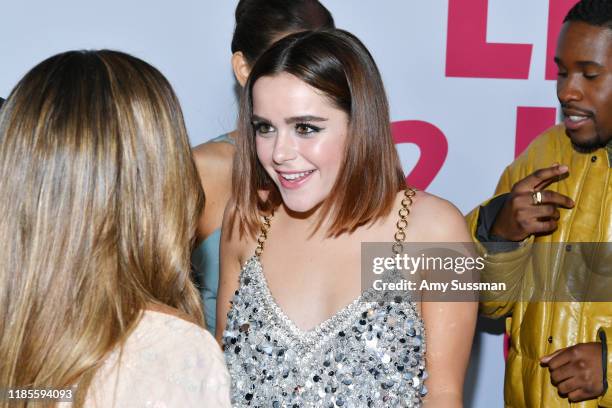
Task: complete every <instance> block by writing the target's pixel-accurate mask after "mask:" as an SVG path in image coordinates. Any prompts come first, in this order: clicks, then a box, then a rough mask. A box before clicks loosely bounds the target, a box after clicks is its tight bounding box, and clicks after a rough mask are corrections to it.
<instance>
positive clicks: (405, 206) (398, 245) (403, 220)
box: [391, 188, 416, 254]
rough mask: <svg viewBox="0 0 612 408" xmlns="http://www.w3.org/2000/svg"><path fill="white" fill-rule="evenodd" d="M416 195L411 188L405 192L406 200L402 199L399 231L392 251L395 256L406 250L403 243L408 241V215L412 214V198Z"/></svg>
mask: <svg viewBox="0 0 612 408" xmlns="http://www.w3.org/2000/svg"><path fill="white" fill-rule="evenodd" d="M415 194H416V191H414V190H413V189H411V188H407V189H406V190H404V198H403V199H402V208H400V210H399V218H400V219H399V220H398V221H397V224H395V225H396V226H397V231H396V232H395V243H394V244H393V247H392V248H391V250H392V251H393V253H394V254H400V253H401V252H403V250H404V245H403V242H404V241H405V240H406V227H407V226H408V215H409V214H410V206H411V205H412V197H414V195H415Z"/></svg>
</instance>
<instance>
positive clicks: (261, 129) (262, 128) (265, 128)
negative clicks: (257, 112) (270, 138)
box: [253, 123, 274, 136]
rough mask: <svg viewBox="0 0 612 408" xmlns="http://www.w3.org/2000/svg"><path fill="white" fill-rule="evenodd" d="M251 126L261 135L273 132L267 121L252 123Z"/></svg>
mask: <svg viewBox="0 0 612 408" xmlns="http://www.w3.org/2000/svg"><path fill="white" fill-rule="evenodd" d="M253 127H254V128H255V134H258V135H262V136H263V135H267V134H268V133H272V132H274V127H273V126H272V125H270V124H269V123H254V124H253Z"/></svg>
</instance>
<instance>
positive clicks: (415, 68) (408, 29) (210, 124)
mask: <svg viewBox="0 0 612 408" xmlns="http://www.w3.org/2000/svg"><path fill="white" fill-rule="evenodd" d="M574 1H575V0H536V1H534V0H513V1H507V0H489V1H487V0H428V1H421V0H385V1H380V0H379V1H374V0H361V1H359V2H355V1H350V0H322V3H323V4H325V5H326V6H327V7H328V8H329V10H330V11H331V12H332V14H333V15H334V18H335V21H336V25H337V26H338V27H339V28H344V29H347V30H349V31H351V32H353V33H354V34H356V35H357V36H358V37H360V39H361V40H362V41H363V42H364V43H365V44H366V45H367V46H368V48H369V49H370V51H371V52H372V54H373V55H374V58H375V59H376V61H377V63H378V65H379V68H380V70H381V72H382V75H383V79H384V81H385V86H386V89H387V92H388V95H389V100H390V105H391V116H392V121H396V122H397V121H424V122H428V123H429V124H431V125H433V126H435V127H436V128H437V129H439V131H440V132H439V133H440V134H443V135H444V138H445V139H446V141H447V143H448V153H447V156H446V158H445V160H444V161H443V165H442V167H441V168H440V171H439V172H438V173H437V174H435V173H436V169H435V168H430V167H431V166H429V164H428V163H431V160H427V157H425V164H424V166H423V170H422V172H424V173H427V174H429V176H430V177H434V176H435V178H434V179H433V182H432V183H431V184H430V185H429V186H428V188H427V189H428V191H429V192H432V193H434V194H437V195H440V196H442V197H445V198H447V199H449V200H451V201H452V202H453V203H455V204H456V205H457V206H458V207H459V208H460V209H461V210H462V211H464V212H468V211H469V210H470V209H472V208H473V207H474V206H475V205H477V204H478V203H479V202H481V201H482V200H484V199H485V198H487V197H488V196H489V195H490V194H491V193H492V191H493V189H494V188H495V185H496V182H497V179H498V177H499V175H500V174H501V172H502V170H503V168H504V166H505V165H507V164H508V163H510V162H511V161H512V160H513V158H514V155H515V144H516V134H517V108H518V107H519V106H520V107H543V108H550V109H548V110H546V111H545V112H544V114H543V116H540V113H539V112H540V111H529V110H528V111H527V114H528V116H525V118H535V119H534V120H531V121H530V120H528V119H527V120H526V121H525V122H522V123H523V125H521V126H519V127H520V128H521V129H524V133H521V135H522V136H521V137H528V136H529V135H531V134H534V133H535V132H537V131H538V130H539V129H541V128H542V127H543V126H544V125H547V124H551V123H552V121H554V119H555V115H556V113H555V110H554V109H555V108H556V107H557V105H558V103H557V100H556V97H555V82H554V81H553V80H547V79H545V76H546V75H545V71H546V51H547V37H548V36H549V33H548V27H549V25H548V19H549V12H550V13H551V18H553V20H554V19H556V20H558V19H559V16H560V15H562V14H563V13H564V12H565V11H566V10H567V8H568V7H569V4H570V3H573V2H574ZM235 4H236V2H235V1H226V0H224V1H220V0H216V1H213V0H176V1H174V2H172V4H171V3H170V2H160V1H151V0H149V1H144V0H132V1H126V0H105V1H104V2H95V3H94V2H90V1H83V0H56V1H53V2H48V1H42V0H39V1H35V0H20V1H12V2H10V1H8V0H4V1H3V4H2V7H1V10H2V11H1V12H0V28H1V32H2V36H1V37H0V96H4V97H6V96H7V95H8V93H9V92H10V90H11V88H12V87H13V86H14V85H15V83H16V82H17V80H18V79H19V78H20V77H21V76H23V75H24V74H25V72H26V71H27V70H28V69H29V68H31V67H32V66H33V65H35V64H36V63H38V62H40V61H41V60H42V59H44V58H46V57H48V56H50V55H52V54H55V53H57V52H61V51H65V50H69V49H82V48H111V49H117V50H122V51H125V52H128V53H131V54H134V55H136V56H138V57H140V58H143V59H144V60H146V61H148V62H150V63H152V64H153V65H155V66H156V67H157V68H159V69H160V70H161V71H162V72H163V73H164V74H165V75H166V76H167V77H168V78H169V80H170V82H171V83H172V85H173V86H174V88H175V90H176V91H177V93H178V95H179V98H180V100H181V103H182V106H183V110H184V113H185V117H186V122H187V127H188V130H189V132H190V137H191V140H192V143H193V144H198V143H201V142H203V141H206V140H208V139H210V138H212V137H214V136H216V135H218V134H221V133H223V132H226V131H229V130H232V129H233V128H234V121H235V115H236V105H237V102H236V94H235V83H234V80H233V77H232V73H231V68H230V65H229V60H230V55H231V53H230V39H231V35H232V29H233V12H234V7H235ZM551 10H552V11H551ZM449 11H450V12H451V13H450V18H449ZM451 20H452V21H451ZM556 20H555V21H556ZM551 23H554V21H552V22H551ZM449 27H453V28H452V31H451V32H450V34H451V35H450V39H448V34H449ZM552 27H553V29H552V31H551V32H552V34H551V35H553V37H552V39H553V41H552V44H553V45H554V34H555V32H554V24H552ZM478 30H480V31H481V32H480V34H481V36H482V38H481V39H480V40H475V38H477V37H478ZM472 31H473V32H472ZM447 39H448V41H447ZM487 43H489V44H488V45H487ZM491 43H500V45H499V46H495V45H492V44H491ZM519 43H521V44H531V47H529V46H522V47H521V46H518V48H520V49H515V48H516V47H515V48H512V46H510V47H508V46H506V45H504V44H519ZM447 46H448V53H449V54H453V55H454V57H452V56H451V57H447ZM496 47H497V48H496ZM529 51H530V54H529ZM513 64H514V65H513ZM496 70H497V71H496ZM483 77H484V78H483ZM521 77H522V78H521ZM549 77H550V73H549ZM511 78H514V79H511ZM519 78H520V79H519ZM530 113H531V114H533V115H535V116H533V115H530ZM551 115H552V116H551ZM415 132H416V133H418V132H419V131H418V130H415ZM416 136H418V135H416ZM421 136H423V137H425V134H423V135H421ZM434 149H440V146H439V145H438V144H435V146H434ZM398 150H399V152H400V156H401V158H402V163H403V165H404V169H405V171H406V173H407V174H408V173H410V171H411V170H412V168H413V167H414V166H415V163H416V161H417V159H418V158H419V155H420V152H421V151H420V150H419V148H418V147H417V145H415V144H401V145H398ZM433 153H434V155H435V154H437V155H438V157H439V158H440V157H441V159H444V155H443V152H442V153H441V152H440V151H438V152H437V153H436V152H433ZM428 166H429V167H428ZM421 187H424V186H421ZM501 332H502V324H501V322H485V321H482V322H480V324H479V331H478V333H477V336H476V342H475V347H474V351H473V355H472V364H471V366H470V376H469V381H468V384H467V388H466V406H468V407H478V408H481V407H482V408H484V407H487V408H490V407H501V406H503V398H502V387H503V367H504V364H503V355H502V336H501V335H500V333H501ZM450 335H452V333H451V334H450Z"/></svg>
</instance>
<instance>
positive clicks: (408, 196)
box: [255, 188, 416, 256]
mask: <svg viewBox="0 0 612 408" xmlns="http://www.w3.org/2000/svg"><path fill="white" fill-rule="evenodd" d="M415 194H416V191H414V190H413V189H411V188H408V189H406V190H404V198H403V199H402V203H401V204H402V208H400V210H399V213H398V214H399V218H400V219H399V220H398V221H397V223H396V224H395V225H396V226H397V231H396V232H395V243H394V244H393V247H392V251H393V253H394V254H400V253H401V252H402V251H403V250H404V246H403V245H402V243H403V242H404V241H405V240H406V227H407V226H408V215H409V214H410V206H411V205H412V197H414V195H415ZM273 215H274V213H272V214H270V215H264V217H263V223H262V224H261V232H260V233H259V236H258V237H257V248H255V255H257V256H260V255H261V253H262V252H263V249H264V243H265V242H266V239H267V238H268V231H269V230H270V220H271V219H272V216H273Z"/></svg>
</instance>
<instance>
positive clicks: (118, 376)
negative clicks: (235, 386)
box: [85, 311, 231, 408]
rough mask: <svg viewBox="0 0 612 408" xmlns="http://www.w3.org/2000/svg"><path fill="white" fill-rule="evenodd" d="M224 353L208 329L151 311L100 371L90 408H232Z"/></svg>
mask: <svg viewBox="0 0 612 408" xmlns="http://www.w3.org/2000/svg"><path fill="white" fill-rule="evenodd" d="M229 387H230V380H229V375H228V373H227V369H226V367H225V364H224V362H223V355H222V354H221V350H220V348H219V346H218V344H217V343H216V341H215V340H214V339H213V337H212V336H211V335H210V334H209V333H208V332H207V331H206V330H205V329H203V328H201V327H198V326H196V325H195V324H192V323H189V322H187V321H185V320H182V319H179V318H177V317H174V316H171V315H168V314H164V313H158V312H153V311H146V312H145V313H144V315H143V317H142V320H141V321H140V323H139V324H138V326H137V327H136V329H135V330H134V332H133V333H132V334H131V335H130V337H129V338H128V339H127V341H126V343H125V346H124V348H123V352H122V353H121V355H120V353H119V351H118V350H117V351H115V352H113V353H112V354H111V355H110V356H109V358H108V359H107V360H106V361H105V363H104V365H103V366H102V367H101V369H100V370H99V371H98V372H97V373H96V376H95V378H94V381H93V382H92V384H91V386H90V388H89V391H88V395H87V401H86V404H85V406H86V407H104V408H109V407H130V408H138V407H147V408H166V407H168V408H170V407H172V408H174V407H181V408H183V407H215V408H216V407H230V406H231V405H230V400H229Z"/></svg>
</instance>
